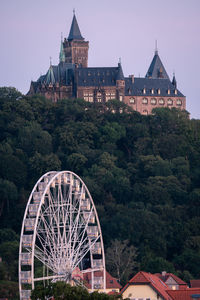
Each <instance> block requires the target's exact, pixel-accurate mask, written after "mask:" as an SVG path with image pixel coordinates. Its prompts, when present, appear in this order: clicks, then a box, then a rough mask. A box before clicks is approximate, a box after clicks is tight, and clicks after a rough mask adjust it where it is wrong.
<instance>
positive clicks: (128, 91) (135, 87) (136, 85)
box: [125, 77, 184, 97]
mask: <svg viewBox="0 0 200 300" xmlns="http://www.w3.org/2000/svg"><path fill="white" fill-rule="evenodd" d="M144 89H145V93H144ZM152 89H153V91H154V93H153V94H152ZM168 90H170V94H168ZM125 95H126V96H131V95H133V96H144V97H145V96H146V97H147V96H151V97H153V96H155V97H156V96H157V97H174V96H177V97H184V95H183V94H182V93H181V92H180V91H179V90H177V94H175V87H174V85H173V84H172V83H171V81H170V80H169V79H160V78H156V79H149V78H140V77H135V78H134V82H132V79H131V78H130V77H128V78H125Z"/></svg>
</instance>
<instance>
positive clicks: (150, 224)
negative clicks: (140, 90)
mask: <svg viewBox="0 0 200 300" xmlns="http://www.w3.org/2000/svg"><path fill="white" fill-rule="evenodd" d="M49 170H71V171H73V172H75V173H77V174H78V175H79V176H80V177H81V178H82V179H83V180H84V182H85V183H86V185H87V186H88V188H89V190H90V193H91V195H92V197H93V199H94V202H95V205H96V207H97V210H98V214H99V218H100V223H101V227H102V233H103V238H104V243H105V248H106V249H107V248H108V247H109V246H110V245H111V242H112V241H114V240H115V239H117V240H120V241H125V240H128V243H129V246H134V247H136V248H137V252H138V256H137V270H138V269H141V270H143V271H150V272H151V273H154V272H161V271H163V270H166V271H168V272H175V273H176V274H177V275H179V276H180V277H181V278H182V279H184V280H186V281H188V280H189V279H190V278H197V277H199V276H200V274H199V269H200V225H199V224H200V180H199V179H200V121H199V120H190V119H189V117H188V113H187V112H185V111H179V110H176V109H171V110H170V109H167V108H165V109H164V108H156V109H155V110H154V112H153V114H152V115H149V116H142V115H140V114H139V113H137V112H134V111H131V110H130V108H128V107H127V106H126V105H125V104H123V103H120V102H118V101H110V102H108V103H107V104H106V106H102V105H101V104H100V105H96V106H94V105H93V104H90V103H87V102H84V101H83V100H80V99H77V100H73V99H67V100H62V101H60V102H58V103H52V102H50V101H48V100H47V99H45V98H42V97H37V96H34V97H29V98H28V97H24V96H22V95H20V93H18V92H17V91H16V90H15V89H12V88H1V89H0V195H1V196H0V226H1V228H2V229H1V230H0V243H1V244H0V253H1V257H2V262H1V263H0V269H1V272H0V273H1V276H0V280H4V282H5V280H10V281H17V256H18V252H17V251H18V250H17V247H18V242H19V233H20V229H21V223H22V218H23V214H24V209H25V207H26V202H27V199H28V196H29V193H30V192H31V190H32V188H33V185H34V184H35V182H36V181H37V179H38V178H39V177H40V176H41V175H42V174H43V173H45V172H47V171H49ZM135 271H136V270H133V271H132V274H133V273H134V272H135ZM125 279H126V278H125ZM125 279H124V280H125Z"/></svg>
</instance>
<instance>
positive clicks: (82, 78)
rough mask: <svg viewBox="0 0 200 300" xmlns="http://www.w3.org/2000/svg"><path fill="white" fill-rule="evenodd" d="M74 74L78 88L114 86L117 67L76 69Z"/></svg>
mask: <svg viewBox="0 0 200 300" xmlns="http://www.w3.org/2000/svg"><path fill="white" fill-rule="evenodd" d="M76 72H77V81H78V82H77V83H78V85H79V86H96V87H98V86H115V85H116V79H117V75H118V72H119V67H113V68H112V67H108V68H106V67H105V68H78V69H76Z"/></svg>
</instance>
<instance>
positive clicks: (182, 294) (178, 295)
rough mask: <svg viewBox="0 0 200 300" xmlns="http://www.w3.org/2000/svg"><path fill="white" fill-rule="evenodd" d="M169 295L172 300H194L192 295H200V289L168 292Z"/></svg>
mask: <svg viewBox="0 0 200 300" xmlns="http://www.w3.org/2000/svg"><path fill="white" fill-rule="evenodd" d="M167 293H168V295H169V296H170V297H171V298H172V300H192V298H191V296H192V295H196V294H200V288H191V289H190V288H188V289H185V290H168V291H167Z"/></svg>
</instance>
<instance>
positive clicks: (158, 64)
mask: <svg viewBox="0 0 200 300" xmlns="http://www.w3.org/2000/svg"><path fill="white" fill-rule="evenodd" d="M146 77H147V78H153V79H156V78H160V79H169V76H168V74H167V72H166V70H165V68H164V66H163V63H162V61H161V59H160V57H159V55H158V51H155V55H154V57H153V60H152V62H151V64H150V67H149V69H148V71H147V74H146Z"/></svg>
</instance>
